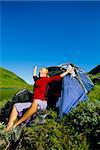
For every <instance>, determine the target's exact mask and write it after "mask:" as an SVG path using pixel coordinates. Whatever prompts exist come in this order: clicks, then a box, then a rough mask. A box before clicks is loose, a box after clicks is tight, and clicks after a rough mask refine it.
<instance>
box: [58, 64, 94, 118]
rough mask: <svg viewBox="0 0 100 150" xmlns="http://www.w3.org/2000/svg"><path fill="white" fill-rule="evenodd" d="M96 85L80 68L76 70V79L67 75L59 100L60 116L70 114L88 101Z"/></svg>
mask: <svg viewBox="0 0 100 150" xmlns="http://www.w3.org/2000/svg"><path fill="white" fill-rule="evenodd" d="M93 86H94V84H93V83H92V81H91V80H90V79H89V77H88V75H87V74H86V73H85V72H84V71H83V70H82V69H80V68H78V67H77V68H76V77H75V76H71V75H67V76H65V77H64V79H63V81H62V90H61V97H59V98H58V101H57V103H56V107H58V108H59V116H60V117H62V116H63V114H67V113H69V112H70V110H71V108H75V107H76V106H77V104H78V103H79V102H80V101H85V100H87V98H88V97H87V94H86V93H87V92H89V91H90V90H91V89H92V88H93Z"/></svg>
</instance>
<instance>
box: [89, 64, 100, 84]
mask: <svg viewBox="0 0 100 150" xmlns="http://www.w3.org/2000/svg"><path fill="white" fill-rule="evenodd" d="M88 74H89V76H90V78H91V79H92V81H93V83H94V84H100V65H97V66H96V67H95V68H93V69H92V70H91V71H89V73H88Z"/></svg>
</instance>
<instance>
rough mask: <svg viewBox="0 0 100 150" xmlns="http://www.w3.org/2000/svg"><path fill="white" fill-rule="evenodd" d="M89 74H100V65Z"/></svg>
mask: <svg viewBox="0 0 100 150" xmlns="http://www.w3.org/2000/svg"><path fill="white" fill-rule="evenodd" d="M89 74H92V75H96V74H99V75H100V65H97V66H96V67H95V68H93V69H92V70H91V71H90V72H89Z"/></svg>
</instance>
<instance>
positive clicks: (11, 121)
mask: <svg viewBox="0 0 100 150" xmlns="http://www.w3.org/2000/svg"><path fill="white" fill-rule="evenodd" d="M17 116H18V112H17V109H16V107H15V106H14V105H13V109H12V111H11V115H10V118H9V121H8V124H7V129H10V128H11V127H12V126H13V124H14V122H15V120H16V119H17Z"/></svg>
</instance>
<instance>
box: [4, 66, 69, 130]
mask: <svg viewBox="0 0 100 150" xmlns="http://www.w3.org/2000/svg"><path fill="white" fill-rule="evenodd" d="M36 71H37V66H35V67H34V74H33V78H34V80H35V84H34V95H33V102H32V103H30V102H28V103H27V102H26V103H16V104H14V105H13V109H12V112H11V115H10V118H9V121H8V124H7V128H6V129H5V130H6V131H9V130H10V129H11V128H12V127H16V126H18V125H19V124H21V123H22V122H24V121H25V120H27V119H28V118H30V117H31V116H32V115H33V114H34V113H36V112H37V110H38V109H40V110H43V109H46V107H47V98H46V96H45V95H46V87H47V85H48V84H49V83H50V82H52V81H59V80H61V79H62V78H63V77H64V76H65V75H67V74H68V73H70V72H71V70H70V69H67V70H66V71H65V72H64V73H62V74H60V75H56V76H53V77H48V69H46V68H41V69H40V71H39V77H37V76H36ZM26 108H29V109H28V110H27V111H26V113H25V114H24V115H23V116H22V117H21V118H20V119H19V120H18V121H16V119H17V116H18V113H19V112H20V111H22V110H24V109H26Z"/></svg>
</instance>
